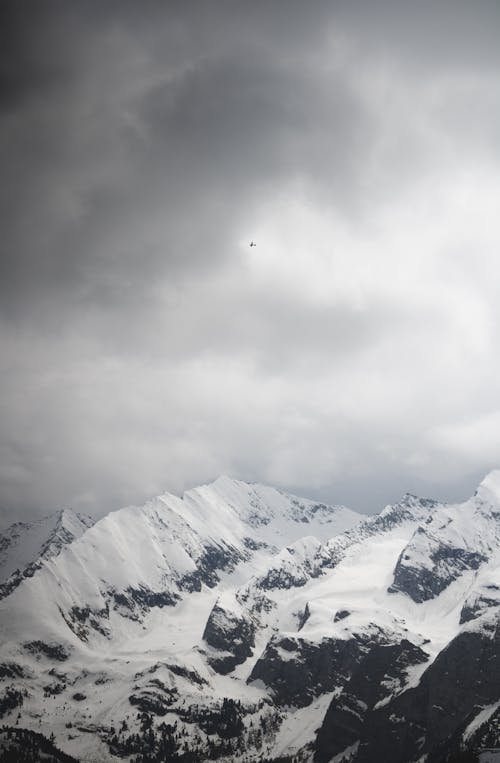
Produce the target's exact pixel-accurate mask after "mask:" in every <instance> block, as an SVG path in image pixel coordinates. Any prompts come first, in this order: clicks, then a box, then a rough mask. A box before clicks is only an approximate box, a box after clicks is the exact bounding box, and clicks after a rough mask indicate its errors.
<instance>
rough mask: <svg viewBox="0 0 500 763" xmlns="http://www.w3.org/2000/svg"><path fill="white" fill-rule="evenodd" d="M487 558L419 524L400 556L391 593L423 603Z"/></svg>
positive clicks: (476, 567) (475, 568)
mask: <svg viewBox="0 0 500 763" xmlns="http://www.w3.org/2000/svg"><path fill="white" fill-rule="evenodd" d="M486 561H487V557H486V556H485V555H484V554H482V553H480V552H478V551H470V550H468V549H465V548H456V547H454V546H450V545H448V544H444V543H442V542H441V541H440V540H439V538H435V537H433V536H432V535H431V534H430V533H428V532H427V530H426V529H425V528H424V527H419V528H418V530H417V532H416V534H415V536H414V537H413V538H412V541H411V543H410V544H408V546H407V547H406V548H405V549H404V550H403V551H402V553H401V556H400V557H399V559H398V562H397V565H396V568H395V570H394V581H393V583H392V585H391V586H390V587H389V592H390V593H395V592H398V591H400V592H401V593H405V594H407V596H409V597H410V598H411V599H413V601H415V602H417V603H419V604H420V603H422V602H423V601H428V600H429V599H434V598H435V597H436V596H439V594H440V593H441V592H442V591H444V590H445V588H447V587H448V586H449V585H450V584H451V583H453V581H454V580H456V579H457V578H459V577H460V575H462V574H463V573H464V572H465V571H466V570H477V569H478V568H479V567H480V565H481V564H483V563H484V562H486Z"/></svg>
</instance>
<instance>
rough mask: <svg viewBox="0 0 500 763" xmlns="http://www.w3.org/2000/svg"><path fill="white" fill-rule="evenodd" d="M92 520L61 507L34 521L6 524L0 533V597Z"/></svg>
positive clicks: (67, 543) (31, 573) (85, 527)
mask: <svg viewBox="0 0 500 763" xmlns="http://www.w3.org/2000/svg"><path fill="white" fill-rule="evenodd" d="M92 524H93V520H92V519H91V518H90V517H86V516H83V515H82V514H76V513H75V512H74V511H72V510H71V509H64V510H63V511H60V512H56V513H54V514H51V515H50V516H48V517H43V519H39V520H38V521H37V522H31V523H27V522H16V523H15V524H13V525H11V526H10V527H8V528H7V529H6V530H5V531H4V533H3V534H2V535H0V598H3V597H4V596H7V595H8V594H9V593H11V592H12V591H13V590H14V589H15V588H16V587H17V586H18V585H19V583H21V582H22V580H23V579H24V578H27V577H32V576H33V575H34V573H35V571H36V570H37V569H39V568H40V566H41V564H42V561H43V560H44V559H50V558H51V557H54V556H57V555H58V554H59V553H60V552H61V550H62V548H63V547H64V546H66V545H69V544H70V543H72V542H73V541H74V540H75V539H76V538H79V537H80V536H81V535H83V533H84V532H85V531H86V530H87V529H88V528H89V527H91V526H92Z"/></svg>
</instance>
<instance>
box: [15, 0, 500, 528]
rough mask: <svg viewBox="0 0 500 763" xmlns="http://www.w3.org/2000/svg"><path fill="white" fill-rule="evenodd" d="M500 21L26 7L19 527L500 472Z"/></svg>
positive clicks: (444, 492) (432, 488) (369, 12)
mask: <svg viewBox="0 0 500 763" xmlns="http://www.w3.org/2000/svg"><path fill="white" fill-rule="evenodd" d="M499 24H500V6H499V4H498V2H496V1H495V0H491V2H490V1H488V0H479V2H476V3H470V2H463V3H462V2H459V1H458V0H453V1H451V0H450V2H432V3H430V2H429V3H428V2H418V3H416V2H411V3H410V2H393V3H391V2H372V1H371V0H366V2H324V3H323V2H311V3H305V2H303V0H301V1H300V2H299V1H298V0H297V1H295V0H269V2H264V1H263V0H262V1H259V0H256V1H255V2H238V1H237V0H232V1H231V2H229V0H228V1H227V2H226V1H223V0H220V2H215V1H212V0H205V1H204V2H202V1H201V0H199V1H198V2H197V1H196V0H195V1H194V2H189V3H186V2H181V0H178V2H170V1H169V0H165V1H164V2H148V0H141V2H135V3H134V2H111V1H110V2H106V3H102V2H97V1H96V2H80V3H78V2H67V0H64V1H63V0H60V2H48V1H47V0H41V1H40V2H25V1H24V0H15V1H14V0H13V1H12V2H2V3H1V5H0V29H1V32H0V34H1V35H2V37H4V39H2V40H1V47H0V51H1V53H0V56H1V63H0V108H1V115H0V158H1V166H2V185H1V191H0V223H1V238H0V255H1V263H0V342H1V351H2V361H3V363H2V375H1V378H0V410H1V434H0V504H1V506H2V510H3V512H4V520H5V521H6V520H7V519H9V520H10V519H12V518H13V517H26V516H29V515H30V514H33V513H39V512H42V513H44V512H46V511H48V510H53V509H54V508H60V507H62V506H68V505H70V506H73V507H74V508H76V509H78V510H81V511H87V512H90V513H94V514H97V515H98V514H101V513H103V512H104V511H106V510H109V509H111V508H117V507H118V506H121V505H124V504H129V503H133V502H142V501H143V500H144V499H145V498H147V497H148V496H150V495H153V494H156V493H158V492H161V491H164V490H167V489H168V490H171V491H174V492H179V491H182V490H183V489H185V488H188V487H191V486H193V485H196V484H199V483H201V482H204V481H207V480H210V479H213V478H214V477H216V476H217V475H218V474H220V473H227V474H230V475H232V476H234V477H238V478H241V479H245V480H250V481H251V480H259V481H262V482H266V483H270V484H274V485H277V486H282V487H285V488H287V489H290V490H293V491H295V492H298V493H301V494H304V495H309V496H315V497H320V498H322V499H325V500H329V501H332V502H344V503H347V504H348V505H351V506H352V507H353V508H358V509H362V510H364V511H375V510H377V509H379V508H381V507H382V506H383V505H384V504H385V503H387V502H389V501H392V500H394V499H396V498H397V497H398V496H399V495H400V494H401V493H402V492H404V491H405V490H410V491H413V492H418V493H421V494H428V495H432V496H437V497H442V498H449V499H458V498H461V497H466V496H467V495H468V494H469V493H470V492H472V491H473V489H474V486H475V484H476V483H477V481H478V480H479V479H480V478H481V476H482V475H483V474H484V473H485V472H487V471H488V470H489V469H491V468H493V467H495V466H499V465H500V383H499V379H500V353H499V352H498V348H499V319H500V300H499V299H498V294H499V287H500V284H499V281H500V263H499V259H498V257H499V244H500V215H499V213H498V200H499V198H500V148H499V146H500V143H499V140H498V138H499V134H500V50H499V46H498V44H497V43H498V32H499V28H500V27H499ZM252 239H253V240H255V241H256V243H257V246H256V247H252V248H250V247H249V242H250V241H251V240H252Z"/></svg>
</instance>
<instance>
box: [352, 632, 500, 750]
mask: <svg viewBox="0 0 500 763" xmlns="http://www.w3.org/2000/svg"><path fill="white" fill-rule="evenodd" d="M489 628H491V630H489ZM499 671H500V628H499V624H498V623H492V624H490V625H489V626H488V629H486V630H484V629H483V630H482V631H475V632H474V631H465V632H463V633H460V634H459V635H458V636H457V637H456V638H455V639H453V641H452V642H451V643H450V644H449V645H448V646H447V647H446V649H444V650H443V651H442V652H441V654H439V655H438V656H437V658H436V660H435V661H434V662H433V663H432V664H431V665H430V667H429V668H428V669H427V670H426V671H425V673H424V675H423V676H422V679H421V681H420V683H419V685H418V686H417V687H415V688H413V689H408V690H407V691H406V692H404V693H403V694H401V695H400V696H397V697H396V698H395V699H393V700H392V701H391V702H389V704H387V705H386V706H385V707H384V708H381V709H380V710H374V711H373V712H372V713H370V714H369V715H368V716H367V717H366V720H365V725H364V729H363V732H362V734H361V743H360V746H359V750H358V755H357V757H356V761H357V763H369V762H370V763H371V761H373V760H384V761H387V763H400V761H411V760H416V759H418V758H419V757H420V756H422V755H424V754H426V755H427V756H428V757H427V760H428V761H429V763H439V761H442V760H443V759H444V757H445V754H446V753H447V752H449V751H450V750H451V749H453V745H454V742H455V744H456V745H458V741H459V740H458V738H456V737H457V735H460V733H461V732H463V731H464V729H465V727H466V726H467V723H468V722H470V721H472V719H473V718H474V717H475V716H476V715H477V713H478V712H479V710H480V709H482V708H483V707H484V706H487V705H489V704H490V703H495V702H498V701H499V699H500V697H499V685H498V675H499ZM454 737H455V740H454ZM497 741H498V739H497Z"/></svg>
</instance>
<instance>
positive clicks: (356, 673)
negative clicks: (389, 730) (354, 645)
mask: <svg viewBox="0 0 500 763" xmlns="http://www.w3.org/2000/svg"><path fill="white" fill-rule="evenodd" d="M428 659H429V655H428V654H427V653H426V652H424V651H423V650H422V649H421V648H420V647H418V646H416V645H415V644H412V643H411V642H410V641H408V640H406V639H402V640H401V641H400V642H399V643H392V644H391V643H380V644H371V645H370V648H369V651H367V652H366V653H365V654H364V655H363V656H362V658H361V659H360V660H359V662H358V664H357V666H356V667H355V669H354V670H353V672H352V675H351V677H350V679H349V680H348V681H347V683H346V685H345V688H344V691H343V692H342V693H341V694H340V696H339V697H336V698H334V699H333V700H332V702H331V704H330V706H329V708H328V710H327V712H326V715H325V718H324V720H323V723H322V725H321V727H320V729H319V731H318V735H317V738H316V742H315V753H314V760H315V761H317V763H328V761H330V760H331V759H332V758H333V757H334V756H335V755H338V754H340V753H341V752H342V751H343V750H345V749H346V748H350V747H351V746H353V745H355V744H356V743H357V742H358V741H359V739H361V738H362V737H363V733H364V724H365V719H366V716H367V714H368V712H369V711H370V710H372V709H373V708H374V707H375V705H376V704H377V703H378V702H383V701H384V700H386V699H387V698H390V697H391V696H392V694H393V693H394V692H396V691H401V689H403V688H404V686H405V683H406V681H407V670H408V668H409V667H410V666H413V665H419V664H422V663H425V662H427V661H428Z"/></svg>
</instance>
